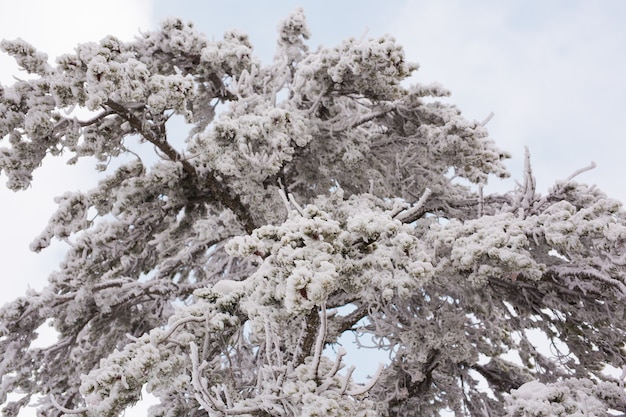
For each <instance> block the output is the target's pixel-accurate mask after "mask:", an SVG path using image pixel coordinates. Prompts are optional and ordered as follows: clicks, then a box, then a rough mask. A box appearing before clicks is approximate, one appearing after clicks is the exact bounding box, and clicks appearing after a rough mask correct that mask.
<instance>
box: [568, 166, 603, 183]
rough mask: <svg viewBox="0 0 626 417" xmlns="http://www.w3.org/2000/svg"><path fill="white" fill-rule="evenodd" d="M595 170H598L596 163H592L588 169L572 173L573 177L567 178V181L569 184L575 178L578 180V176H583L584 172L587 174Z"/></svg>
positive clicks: (584, 168)
mask: <svg viewBox="0 0 626 417" xmlns="http://www.w3.org/2000/svg"><path fill="white" fill-rule="evenodd" d="M595 168H596V163H595V162H593V161H591V164H589V165H587V166H586V167H583V168H580V169H578V170H576V171H574V172H573V173H572V175H570V176H569V177H567V178H566V181H568V182H569V181H571V180H573V179H574V178H576V177H577V176H579V175H580V174H582V173H584V172H587V171H591V170H592V169H595Z"/></svg>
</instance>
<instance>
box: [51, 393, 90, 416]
mask: <svg viewBox="0 0 626 417" xmlns="http://www.w3.org/2000/svg"><path fill="white" fill-rule="evenodd" d="M50 402H51V403H52V405H53V406H54V408H56V409H57V410H59V411H61V412H63V413H65V414H83V413H86V412H88V411H89V407H82V408H76V409H73V410H72V409H71V408H66V407H63V406H62V405H61V404H59V403H58V402H57V400H56V398H54V395H53V394H50Z"/></svg>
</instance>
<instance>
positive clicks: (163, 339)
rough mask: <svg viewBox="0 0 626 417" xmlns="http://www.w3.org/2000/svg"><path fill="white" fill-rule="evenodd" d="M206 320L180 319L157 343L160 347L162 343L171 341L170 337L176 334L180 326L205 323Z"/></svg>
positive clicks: (202, 318)
mask: <svg viewBox="0 0 626 417" xmlns="http://www.w3.org/2000/svg"><path fill="white" fill-rule="evenodd" d="M205 320H206V318H205V317H185V318H183V319H180V320H178V321H175V322H174V323H173V324H172V325H171V326H170V328H169V329H167V331H166V332H165V334H164V335H162V336H161V337H160V338H159V340H158V341H157V345H160V344H161V343H163V342H165V341H166V340H167V339H169V337H170V336H171V335H172V333H174V332H175V331H176V329H178V328H179V327H180V326H183V325H185V324H187V323H199V322H202V321H205Z"/></svg>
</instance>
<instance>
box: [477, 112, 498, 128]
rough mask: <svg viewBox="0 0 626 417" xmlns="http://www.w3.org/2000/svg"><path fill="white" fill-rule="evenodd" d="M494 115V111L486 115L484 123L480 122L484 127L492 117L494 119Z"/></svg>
mask: <svg viewBox="0 0 626 417" xmlns="http://www.w3.org/2000/svg"><path fill="white" fill-rule="evenodd" d="M493 116H495V113H494V112H491V113H489V115H488V116H487V117H485V120H483V121H482V123H481V124H480V125H481V126H482V127H485V126H487V123H489V122H490V121H491V119H493Z"/></svg>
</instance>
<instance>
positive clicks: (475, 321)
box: [0, 10, 626, 417]
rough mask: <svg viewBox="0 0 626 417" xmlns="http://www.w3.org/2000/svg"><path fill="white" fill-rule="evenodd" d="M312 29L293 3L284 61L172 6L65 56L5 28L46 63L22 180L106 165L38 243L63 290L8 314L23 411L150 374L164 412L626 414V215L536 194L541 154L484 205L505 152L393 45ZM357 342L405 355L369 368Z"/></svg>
mask: <svg viewBox="0 0 626 417" xmlns="http://www.w3.org/2000/svg"><path fill="white" fill-rule="evenodd" d="M308 37H309V31H308V28H307V25H306V22H305V19H304V15H303V12H302V11H301V10H297V11H295V12H294V13H293V14H291V15H290V16H289V17H288V18H287V19H286V20H284V21H283V22H281V24H280V25H279V37H278V47H277V51H276V55H275V58H274V60H273V61H272V62H271V63H269V64H264V63H262V62H261V61H260V60H259V59H257V58H255V56H254V54H253V49H252V45H251V44H250V42H249V39H248V38H247V36H246V35H245V34H243V33H240V32H236V31H232V32H228V33H226V34H225V35H224V38H223V39H222V40H218V41H210V40H208V39H207V38H206V37H205V36H204V35H202V34H200V33H198V32H197V31H196V30H195V29H194V28H193V26H192V25H191V24H187V23H184V22H182V21H180V20H175V19H174V20H168V21H165V22H164V23H163V24H162V25H161V27H160V28H159V29H158V30H156V31H153V32H148V33H144V34H141V35H140V36H139V37H138V38H137V39H136V40H134V41H132V42H122V41H120V40H119V39H116V38H115V37H112V36H110V37H106V38H105V39H103V40H102V41H100V42H99V43H87V44H82V45H79V46H78V47H76V49H75V51H74V53H71V54H68V55H64V56H61V57H59V58H57V60H56V62H55V63H54V64H52V63H50V62H49V61H48V58H47V56H46V55H45V54H43V53H41V52H38V51H37V50H36V49H35V48H34V47H33V46H31V45H29V44H28V43H26V42H25V41H23V40H14V41H6V40H5V41H3V42H2V44H1V46H2V49H3V50H4V51H5V52H6V53H9V54H11V55H12V56H14V57H15V59H16V60H17V62H18V64H19V65H20V66H21V68H23V69H24V70H25V71H26V72H27V73H28V75H27V76H26V77H25V78H26V79H25V80H17V81H16V82H15V83H14V84H13V85H11V86H0V138H1V139H2V142H3V143H4V147H2V148H0V169H1V170H2V172H3V174H5V175H6V177H7V178H8V187H10V188H11V189H15V190H20V189H25V188H28V186H29V184H30V182H31V180H32V173H33V170H35V169H36V168H37V167H38V166H40V165H41V164H42V163H43V161H44V159H45V158H47V157H53V156H57V157H60V156H62V157H66V158H67V156H68V155H69V156H70V159H69V163H74V162H76V161H77V160H78V159H79V158H95V160H96V161H97V163H98V164H97V166H98V168H100V169H101V170H102V171H104V176H103V177H102V180H101V181H100V182H99V183H98V185H97V186H96V187H95V188H94V189H92V190H89V191H85V192H68V193H66V194H64V195H62V196H60V197H58V200H57V203H58V210H57V211H56V213H54V214H53V215H52V217H51V219H50V222H49V224H48V226H47V227H46V228H45V230H44V231H43V232H42V233H41V235H40V236H39V237H37V238H36V239H35V240H34V242H33V243H32V249H33V250H35V251H40V250H42V249H44V248H46V247H47V246H48V245H49V244H50V242H51V241H52V240H53V239H55V238H56V239H60V240H62V241H65V242H67V244H68V251H67V255H66V257H65V259H64V260H63V262H62V263H61V264H60V266H59V269H58V270H57V271H54V272H53V273H52V274H51V275H50V277H49V285H48V286H47V287H46V288H44V289H43V290H42V291H41V292H35V291H33V292H30V293H28V294H27V295H25V296H24V297H21V298H19V299H17V300H15V301H13V302H11V303H9V304H7V305H5V306H4V307H3V308H2V309H1V310H0V351H1V352H2V357H1V359H0V375H2V383H1V384H0V399H1V401H2V402H3V403H4V408H3V412H4V415H9V416H11V415H16V414H17V413H18V412H19V410H20V409H21V407H23V406H24V405H26V404H28V403H29V402H31V401H33V400H34V399H36V398H38V401H39V405H38V407H39V412H40V413H41V415H45V416H60V415H64V414H78V415H85V416H117V415H121V413H122V412H123V411H124V410H125V409H126V408H127V407H129V406H131V405H132V404H134V403H135V402H137V401H138V400H139V399H140V396H141V391H142V388H145V389H146V390H147V391H148V392H150V393H152V394H153V395H154V396H155V397H157V398H158V399H159V400H160V403H159V404H158V405H155V406H153V407H152V408H151V411H150V415H151V416H154V417H157V416H161V417H165V416H168V417H172V416H206V415H208V416H237V415H240V416H398V417H400V416H416V415H423V416H430V415H438V414H440V413H442V412H444V413H445V412H447V413H448V414H450V413H452V414H454V415H457V416H502V415H505V414H507V413H508V415H510V416H539V415H542V416H547V415H554V416H557V415H558V416H565V415H594V416H604V415H608V414H607V413H608V412H609V411H610V410H617V412H621V413H624V412H625V410H626V396H625V395H624V390H623V388H622V385H621V384H622V381H621V380H620V379H619V378H617V377H615V376H610V375H609V373H607V372H606V369H607V366H610V367H612V368H616V369H622V368H624V367H625V365H626V359H625V356H624V341H625V340H626V339H625V331H626V310H625V307H624V306H625V302H626V249H625V241H626V215H625V213H624V212H623V211H622V210H621V207H620V204H619V203H618V202H617V201H614V200H611V199H609V198H608V197H606V196H605V195H604V194H603V193H602V192H601V191H600V190H598V189H597V188H595V187H589V186H586V185H582V184H578V183H576V182H574V180H573V177H570V178H568V179H566V180H565V181H561V182H558V183H556V185H555V186H554V187H553V188H552V189H550V190H549V192H548V193H547V194H546V195H540V194H539V193H537V192H536V190H535V187H534V180H533V177H532V173H531V170H530V165H529V164H528V165H527V167H526V170H525V172H524V179H523V181H521V183H520V185H519V186H518V187H517V188H516V189H514V190H512V191H511V192H510V193H507V194H503V195H500V194H498V195H496V194H492V195H484V193H483V185H484V184H485V183H486V182H487V179H488V177H489V176H497V177H504V176H506V175H507V172H506V170H505V168H504V165H503V159H505V158H506V157H507V154H506V153H504V152H502V151H500V150H499V149H498V148H496V146H495V145H494V143H493V141H492V140H491V139H490V138H489V137H488V135H487V131H486V129H485V127H484V126H483V124H481V123H479V122H475V121H468V120H466V119H465V118H464V117H462V115H461V112H460V111H459V110H458V109H457V108H456V107H455V106H454V105H451V104H449V103H448V102H447V99H446V97H447V96H448V95H449V93H448V91H446V90H445V89H444V88H443V87H441V86H439V85H421V84H416V85H412V86H408V85H407V78H408V77H409V76H411V75H412V74H413V73H414V71H415V70H417V65H414V64H411V63H409V62H407V61H406V59H405V56H404V53H403V51H402V48H401V47H400V46H399V45H397V44H396V42H395V41H394V39H393V38H391V37H388V36H386V37H381V38H378V39H367V40H355V39H350V40H347V41H345V42H343V43H341V44H340V45H338V46H336V47H331V48H326V47H321V48H319V49H317V50H316V51H311V50H309V49H308V46H307V43H306V40H307V38H308ZM76 109H82V110H81V111H80V112H78V111H77V110H76ZM87 110H88V111H87ZM173 119H184V121H185V122H186V123H187V126H188V135H187V133H185V135H187V137H186V139H185V140H184V141H183V140H182V139H181V138H180V136H181V134H182V133H181V131H180V129H179V130H175V129H174V130H172V129H171V128H170V124H171V123H170V122H168V121H170V120H173ZM146 149H147V150H148V151H146ZM152 149H154V150H155V151H156V154H157V155H158V158H151V153H152ZM150 160H155V161H156V162H154V163H150V162H148V161H150ZM49 321H51V322H52V324H53V326H54V328H55V329H56V331H57V332H58V339H57V340H56V341H54V342H52V343H51V344H50V346H48V347H45V348H41V347H35V346H32V342H33V341H34V340H35V339H36V338H37V331H38V329H39V328H40V327H41V326H42V325H45V323H47V322H49ZM346 334H351V335H353V337H354V340H355V341H356V342H357V344H358V345H359V346H361V347H366V346H368V347H372V348H375V349H378V350H381V351H386V352H388V357H389V359H388V362H387V363H385V364H383V366H381V367H380V368H379V371H378V372H377V373H376V374H375V375H372V376H371V378H370V379H368V380H366V381H365V382H363V381H356V380H355V379H354V378H353V372H354V368H353V367H349V368H346V367H345V366H344V362H345V361H346V360H347V359H349V358H350V356H351V355H355V354H356V352H358V350H357V349H354V348H347V349H345V348H344V347H342V346H339V344H338V340H339V338H340V337H341V336H344V335H346ZM342 340H344V339H342ZM541 345H545V346H547V347H546V348H543V347H542V346H541ZM625 369H626V368H625ZM9 394H12V395H10V398H9V397H8V396H9ZM18 394H19V395H18ZM8 398H9V399H8ZM16 398H17V399H16Z"/></svg>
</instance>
